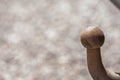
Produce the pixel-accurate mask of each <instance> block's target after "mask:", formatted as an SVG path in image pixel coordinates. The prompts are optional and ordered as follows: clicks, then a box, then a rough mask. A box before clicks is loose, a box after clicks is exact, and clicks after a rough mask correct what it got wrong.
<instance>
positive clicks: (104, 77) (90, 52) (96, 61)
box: [80, 27, 120, 80]
mask: <svg viewBox="0 0 120 80" xmlns="http://www.w3.org/2000/svg"><path fill="white" fill-rule="evenodd" d="M80 38H81V43H82V44H83V46H84V47H86V48H87V64H88V69H89V72H90V74H91V76H92V78H93V79H94V80H120V76H119V75H118V74H115V73H114V74H112V73H111V72H109V71H107V70H106V69H105V68H104V65H103V64H102V60H101V52H100V47H101V46H102V45H103V43H104V39H105V37H104V33H103V32H102V30H101V29H99V28H98V27H88V28H87V29H85V30H84V31H83V32H82V33H81V35H80Z"/></svg>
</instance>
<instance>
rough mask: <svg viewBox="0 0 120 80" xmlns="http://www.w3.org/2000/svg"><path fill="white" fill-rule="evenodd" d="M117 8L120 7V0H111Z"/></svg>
mask: <svg viewBox="0 0 120 80" xmlns="http://www.w3.org/2000/svg"><path fill="white" fill-rule="evenodd" d="M110 1H111V2H112V3H113V4H114V5H115V6H116V7H117V8H119V9H120V0H110Z"/></svg>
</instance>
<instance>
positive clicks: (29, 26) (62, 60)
mask: <svg viewBox="0 0 120 80" xmlns="http://www.w3.org/2000/svg"><path fill="white" fill-rule="evenodd" d="M88 26H99V27H100V28H101V29H102V30H103V31H104V33H105V37H106V38H105V43H104V45H103V47H102V60H103V63H104V65H105V67H106V68H107V69H110V70H113V71H116V72H120V11H119V10H118V9H117V8H116V7H115V6H114V5H113V4H112V3H110V1H109V0H0V80H92V78H91V76H90V74H89V73H88V69H87V64H86V49H85V48H84V47H83V46H82V45H81V43H80V37H79V35H80V32H81V31H82V30H83V29H85V28H87V27H88Z"/></svg>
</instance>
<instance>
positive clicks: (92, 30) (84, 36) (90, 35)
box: [80, 26, 105, 49]
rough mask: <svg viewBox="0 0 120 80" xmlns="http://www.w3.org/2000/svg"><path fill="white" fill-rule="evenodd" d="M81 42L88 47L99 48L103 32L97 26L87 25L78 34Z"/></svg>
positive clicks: (102, 39) (102, 40)
mask: <svg viewBox="0 0 120 80" xmlns="http://www.w3.org/2000/svg"><path fill="white" fill-rule="evenodd" d="M80 39H81V43H82V44H83V46H84V47H86V48H88V49H95V48H100V47H101V46H102V45H103V43H104V39H105V37H104V33H103V31H102V30H101V29H100V28H99V27H95V26H93V27H88V28H87V29H85V30H84V31H82V32H81V34H80Z"/></svg>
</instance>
